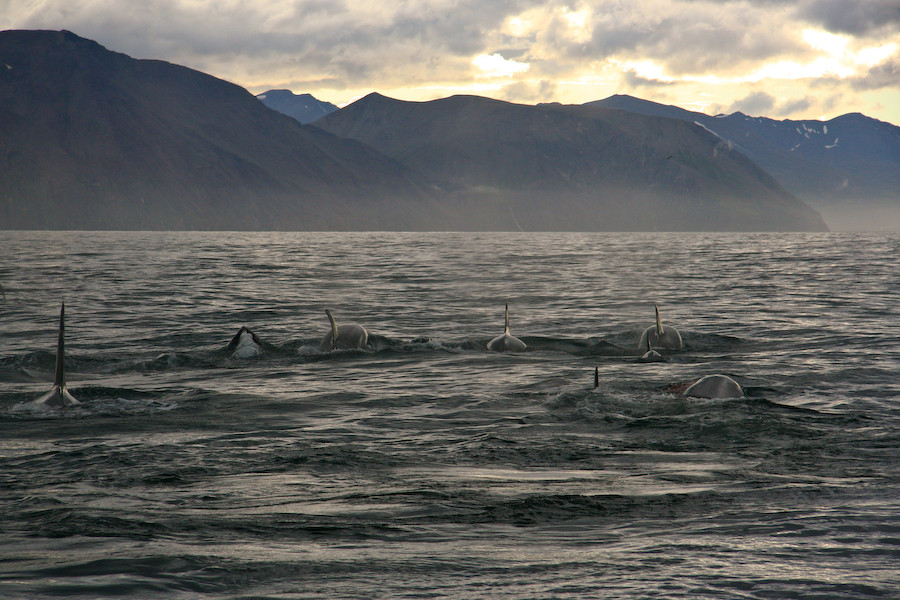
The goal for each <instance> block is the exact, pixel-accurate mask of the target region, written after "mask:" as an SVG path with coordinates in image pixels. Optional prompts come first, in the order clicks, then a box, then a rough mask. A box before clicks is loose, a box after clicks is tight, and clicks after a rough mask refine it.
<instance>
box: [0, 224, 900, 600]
mask: <svg viewBox="0 0 900 600" xmlns="http://www.w3.org/2000/svg"><path fill="white" fill-rule="evenodd" d="M0 245H2V247H3V248H4V252H3V255H4V257H3V260H2V261H0V283H2V285H3V289H4V291H5V293H6V301H5V302H3V303H0V325H2V333H3V336H2V344H0V524H2V527H0V596H4V597H11V598H49V597H59V596H67V597H85V598H96V597H136V598H197V597H203V598H223V599H224V598H246V597H254V598H373V597H391V598H573V599H574V598H623V597H628V598H742V599H744V598H748V599H750V598H752V599H756V598H759V599H762V598H765V599H771V598H817V599H821V598H834V599H846V598H893V597H900V569H898V567H897V565H898V564H900V561H898V558H900V524H898V515H900V425H898V417H900V401H898V398H900V384H898V377H897V373H898V371H900V319H898V317H900V309H898V298H900V280H898V278H897V273H896V264H897V259H896V257H897V254H898V250H900V235H898V234H843V233H842V234H835V233H830V234H707V233H704V234H699V233H698V234H608V233H598V234H550V233H538V234H534V233H503V234H500V233H484V234H470V233H466V234H462V233H460V234H455V233H428V234H411V233H410V234H395V233H353V234H349V233H329V234H322V233H95V232H90V233H79V232H52V233H48V232H9V231H4V232H0ZM62 301H65V302H66V315H67V328H66V339H67V361H66V362H67V365H68V377H67V378H68V382H69V389H70V391H71V392H72V393H73V394H74V395H75V397H77V398H78V399H79V400H81V402H82V404H81V405H80V406H78V407H75V408H72V409H68V410H65V411H53V410H49V409H45V408H42V407H35V406H33V405H30V404H29V402H30V401H32V400H34V399H36V398H37V397H39V396H40V395H41V394H42V393H43V392H45V391H47V390H48V389H49V388H50V385H51V383H52V380H53V365H54V354H55V341H56V331H57V319H58V315H59V304H60V302H62ZM507 301H508V302H509V305H510V318H511V327H512V333H513V334H514V335H516V336H518V337H520V338H521V339H522V340H523V341H525V342H526V344H528V350H527V351H526V352H524V353H521V354H496V353H490V352H488V351H487V350H486V349H485V346H486V344H487V342H488V341H489V340H490V339H491V338H493V337H494V336H496V335H497V334H499V333H501V332H502V328H503V305H504V303H505V302H507ZM655 303H656V304H659V306H660V310H661V312H662V315H663V320H664V322H665V323H668V324H670V325H674V326H676V327H678V329H679V330H680V332H681V334H682V337H683V338H684V341H685V345H686V348H685V349H684V350H682V351H680V352H669V353H667V354H666V356H667V358H668V359H669V360H668V362H665V363H656V364H642V363H639V362H637V356H638V351H637V350H636V344H637V340H638V338H639V337H640V333H641V331H642V330H643V329H644V328H645V327H647V326H649V325H650V324H651V322H652V320H653V305H654V304H655ZM325 308H330V309H331V310H332V311H333V312H334V315H335V318H336V319H337V320H338V323H341V322H351V321H354V322H358V323H361V324H363V325H365V326H366V327H367V328H368V330H369V333H370V347H369V348H368V349H367V350H365V351H338V352H334V353H326V354H323V353H320V352H318V350H317V348H318V344H319V341H320V340H321V338H322V336H323V335H324V334H325V332H326V330H327V328H328V321H327V319H326V317H325V313H324V310H325ZM242 325H247V326H248V327H250V328H251V329H253V330H254V331H255V332H256V333H257V334H258V335H259V336H260V337H261V338H262V339H263V341H264V342H266V343H267V348H266V353H265V354H264V355H263V356H262V357H259V358H256V359H248V360H237V359H232V358H230V357H229V355H228V353H227V352H226V350H225V348H226V346H227V344H228V342H229V340H230V339H231V337H232V336H233V335H234V334H235V333H236V332H237V330H238V328H239V327H240V326H242ZM595 367H599V378H600V387H599V388H598V389H596V390H594V389H593V374H594V368H595ZM710 373H725V374H728V375H730V376H732V377H734V378H735V379H736V380H737V381H738V382H739V383H741V385H743V386H744V388H745V389H746V390H747V392H748V396H747V397H746V398H741V399H737V400H702V399H683V398H680V397H678V396H676V395H674V394H672V393H669V392H668V391H667V389H668V388H669V386H670V385H671V384H673V383H680V382H685V381H689V380H693V379H696V378H698V377H700V376H702V375H706V374H710Z"/></svg>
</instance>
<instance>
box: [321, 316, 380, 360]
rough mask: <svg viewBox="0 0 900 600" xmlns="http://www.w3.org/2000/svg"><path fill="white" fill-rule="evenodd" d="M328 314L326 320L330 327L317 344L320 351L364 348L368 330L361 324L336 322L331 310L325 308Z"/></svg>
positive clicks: (367, 338)
mask: <svg viewBox="0 0 900 600" xmlns="http://www.w3.org/2000/svg"><path fill="white" fill-rule="evenodd" d="M325 314H326V315H328V321H329V322H330V323H331V329H330V330H329V331H328V333H326V334H325V337H323V338H322V343H321V344H319V351H320V352H329V351H331V350H353V349H357V348H365V347H366V344H367V343H368V341H369V332H368V331H366V328H365V327H363V326H362V325H357V324H356V323H349V324H347V325H341V326H340V327H338V324H337V323H336V322H335V320H334V316H333V315H332V314H331V310H329V309H327V308H326V309H325Z"/></svg>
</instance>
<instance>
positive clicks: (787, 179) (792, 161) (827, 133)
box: [585, 95, 900, 210]
mask: <svg viewBox="0 0 900 600" xmlns="http://www.w3.org/2000/svg"><path fill="white" fill-rule="evenodd" d="M585 106H594V107H605V108H616V109H620V110H626V111H629V112H633V113H636V114H643V115H654V116H664V117H668V118H673V119H680V120H683V121H689V122H696V123H699V124H701V125H702V126H703V127H706V128H707V129H709V130H710V131H711V132H713V133H715V134H716V135H717V136H719V137H720V138H722V139H723V140H727V141H728V142H729V143H731V144H732V145H733V146H734V147H735V148H736V149H738V150H739V151H741V152H742V153H744V154H746V155H747V156H748V157H749V158H750V159H751V160H753V161H754V162H756V163H757V164H758V165H760V166H761V167H762V168H763V169H765V170H766V171H767V172H769V173H771V174H772V176H774V177H775V178H776V179H777V180H778V181H779V183H781V184H782V185H783V186H784V187H785V188H786V189H787V190H789V191H790V192H792V193H793V194H795V195H797V196H798V197H800V198H801V199H803V200H805V201H806V202H807V203H809V204H811V205H813V206H816V207H817V208H822V209H823V210H824V209H825V208H829V209H831V210H834V209H835V208H836V207H840V206H845V207H848V208H849V209H850V210H858V209H859V207H860V206H864V205H867V204H868V205H878V204H881V203H888V204H893V205H896V204H897V200H898V199H900V127H897V126H895V125H892V124H890V123H885V122H883V121H878V120H876V119H872V118H869V117H866V116H864V115H861V114H859V113H852V114H846V115H842V116H840V117H837V118H834V119H831V120H829V121H815V120H802V121H793V120H784V121H777V120H774V119H768V118H764V117H749V116H747V115H744V114H742V113H734V114H731V115H718V116H710V115H706V114H703V113H698V112H690V111H687V110H684V109H681V108H678V107H675V106H667V105H663V104H657V103H655V102H650V101H647V100H641V99H638V98H633V97H631V96H622V95H618V96H611V97H609V98H606V99H604V100H598V101H596V102H590V103H588V104H587V105H585Z"/></svg>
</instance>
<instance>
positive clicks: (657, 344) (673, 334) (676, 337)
mask: <svg viewBox="0 0 900 600" xmlns="http://www.w3.org/2000/svg"><path fill="white" fill-rule="evenodd" d="M653 308H654V309H655V310H656V324H655V325H651V326H650V327H648V328H647V329H645V330H644V332H643V333H642V334H641V339H640V341H639V342H638V350H643V351H645V352H650V351H651V350H652V349H653V348H664V349H667V350H680V349H682V348H684V342H683V341H682V339H681V334H680V333H678V330H677V329H675V328H674V327H672V326H671V325H669V326H668V327H665V326H663V324H662V319H661V318H660V316H659V306H656V305H654V307H653Z"/></svg>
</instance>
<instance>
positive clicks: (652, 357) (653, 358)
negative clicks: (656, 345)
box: [638, 339, 666, 363]
mask: <svg viewBox="0 0 900 600" xmlns="http://www.w3.org/2000/svg"><path fill="white" fill-rule="evenodd" d="M647 346H648V347H649V350H647V352H645V353H644V355H643V356H641V357H640V358H639V359H638V360H639V361H640V362H646V363H649V362H665V360H666V359H665V358H663V357H662V354H660V353H659V352H657V351H656V350H654V349H653V346H652V345H651V344H650V340H649V339H648V340H647Z"/></svg>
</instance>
